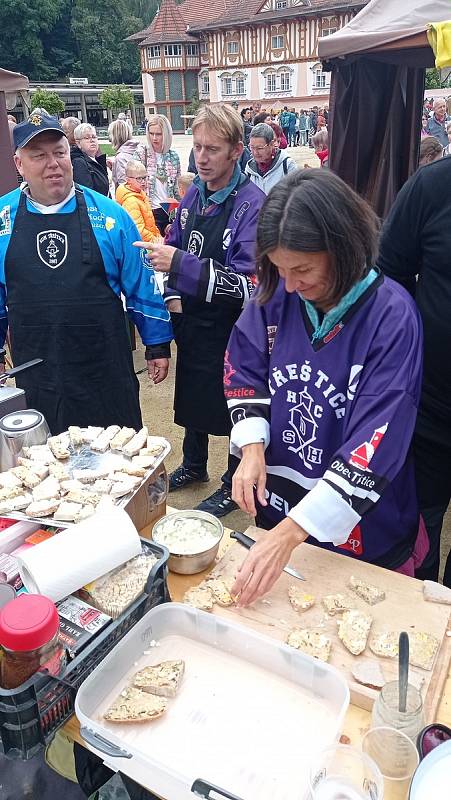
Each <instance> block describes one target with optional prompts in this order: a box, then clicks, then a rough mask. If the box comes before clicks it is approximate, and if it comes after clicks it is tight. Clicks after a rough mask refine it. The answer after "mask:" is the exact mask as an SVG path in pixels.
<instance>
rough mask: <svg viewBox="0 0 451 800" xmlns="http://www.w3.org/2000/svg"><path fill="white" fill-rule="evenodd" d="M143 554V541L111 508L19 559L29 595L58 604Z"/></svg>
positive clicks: (127, 520)
mask: <svg viewBox="0 0 451 800" xmlns="http://www.w3.org/2000/svg"><path fill="white" fill-rule="evenodd" d="M140 552H141V540H140V538H139V534H138V531H137V530H136V528H135V526H134V525H133V522H132V521H131V519H130V517H129V516H128V514H127V513H126V511H124V510H123V509H122V508H117V507H114V506H113V507H111V508H109V509H108V510H102V511H98V512H97V513H96V514H94V515H93V516H92V517H89V518H88V519H86V520H84V521H83V522H80V523H79V524H78V525H74V526H73V527H71V528H67V529H66V530H65V531H62V532H61V533H58V534H57V535H56V536H52V538H51V539H48V540H47V541H45V542H42V543H41V544H38V545H35V546H34V547H31V548H30V549H29V550H26V551H24V552H23V553H20V554H19V555H18V556H17V561H18V563H19V572H20V577H21V578H22V581H23V584H24V586H25V588H26V589H27V590H28V591H29V592H33V593H37V594H45V595H46V596H47V597H50V599H51V600H53V601H54V602H56V601H57V600H62V598H63V597H67V595H69V594H71V593H72V592H75V591H76V590H77V589H80V588H81V587H82V586H84V585H85V584H86V583H89V582H90V581H93V580H95V579H96V578H100V576H101V575H105V573H106V572H109V571H110V570H111V569H114V568H115V567H119V566H120V565H121V564H123V563H124V561H127V560H128V559H129V558H133V556H136V555H138V553H140Z"/></svg>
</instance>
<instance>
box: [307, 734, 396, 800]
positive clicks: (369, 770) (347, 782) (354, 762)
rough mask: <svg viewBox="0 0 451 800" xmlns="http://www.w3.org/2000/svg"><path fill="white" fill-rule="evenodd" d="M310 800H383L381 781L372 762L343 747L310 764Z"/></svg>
mask: <svg viewBox="0 0 451 800" xmlns="http://www.w3.org/2000/svg"><path fill="white" fill-rule="evenodd" d="M309 781H310V782H309V788H310V797H311V800H383V797H384V781H383V778H382V775H381V773H380V771H379V768H378V767H377V765H376V764H375V763H374V761H373V760H372V759H371V758H370V757H369V756H367V755H366V754H365V753H362V752H361V751H360V750H357V749H356V748H355V747H350V746H349V745H346V744H337V745H335V746H332V747H328V748H327V749H326V750H323V752H322V753H320V754H319V755H318V756H317V757H316V758H315V759H314V760H313V762H312V764H311V767H310V775H309Z"/></svg>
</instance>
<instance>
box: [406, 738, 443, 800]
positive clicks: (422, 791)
mask: <svg viewBox="0 0 451 800" xmlns="http://www.w3.org/2000/svg"><path fill="white" fill-rule="evenodd" d="M450 770H451V740H449V741H448V742H443V744H440V745H439V746H438V747H435V748H434V749H433V750H431V752H430V753H428V754H427V756H425V758H423V761H421V762H420V765H419V767H417V769H416V771H415V773H414V776H413V779H412V783H411V786H410V792H409V800H431V798H436V800H447V798H448V797H449V782H448V781H449V775H450ZM447 787H448V788H447Z"/></svg>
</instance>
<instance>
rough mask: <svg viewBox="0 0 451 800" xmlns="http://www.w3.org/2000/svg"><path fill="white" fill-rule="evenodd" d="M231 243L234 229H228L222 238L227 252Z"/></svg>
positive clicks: (223, 246)
mask: <svg viewBox="0 0 451 800" xmlns="http://www.w3.org/2000/svg"><path fill="white" fill-rule="evenodd" d="M231 241H232V229H231V228H226V229H225V231H224V235H223V237H222V249H223V250H227V249H228V248H229V247H230V242H231Z"/></svg>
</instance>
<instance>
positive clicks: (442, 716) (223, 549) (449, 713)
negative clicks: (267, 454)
mask: <svg viewBox="0 0 451 800" xmlns="http://www.w3.org/2000/svg"><path fill="white" fill-rule="evenodd" d="M171 510H175V509H170V508H168V511H171ZM151 532H152V525H149V526H147V527H146V528H144V529H143V530H142V531H141V532H140V535H141V536H142V537H144V538H151ZM230 533H231V531H230V530H229V529H227V528H226V529H225V532H224V536H223V539H222V541H221V544H220V550H219V553H218V558H219V559H223V561H222V563H224V562H227V557H226V558H223V557H224V556H227V554H228V552H229V548H231V547H233V546H234V547H235V548H236V547H239V546H238V545H237V544H236V542H235V541H234V540H233V539H231V538H230ZM300 549H301V548H300ZM315 549H316V548H315ZM245 555H246V552H245V550H244V548H243V550H242V557H243V559H244V558H245ZM331 557H332V558H335V556H334V555H332V556H331ZM336 558H346V557H343V556H336ZM347 560H348V559H347ZM299 568H300V569H302V568H301V566H300V564H299ZM211 569H213V568H210V569H209V570H205V571H204V572H201V573H198V574H197V575H176V574H174V573H172V572H170V573H169V576H168V586H169V591H170V594H171V597H172V600H174V601H176V602H180V601H181V600H182V599H183V595H184V593H185V591H186V590H187V589H189V588H190V587H192V586H195V585H197V584H199V583H200V582H201V581H202V580H203V579H204V578H205V577H206V576H207V574H208V573H209V572H210V571H211ZM372 569H373V570H374V569H378V568H375V567H372ZM304 571H305V569H304ZM382 572H383V573H384V574H386V571H382V570H381V573H382ZM407 580H413V579H407ZM390 581H391V585H393V582H395V584H396V582H398V583H399V586H403V584H402V582H403V581H406V578H405V576H403V575H398V574H397V573H390ZM373 582H374V581H373ZM382 583H383V581H382ZM304 585H305V586H306V587H307V586H308V584H304ZM306 591H308V589H306ZM312 591H313V590H312ZM430 605H431V606H432V607H433V604H430ZM440 608H441V609H442V611H443V606H440ZM222 611H224V609H221V612H222ZM227 611H228V612H229V613H232V612H231V611H229V610H227ZM221 612H220V613H221ZM370 613H371V609H370ZM412 616H413V619H415V608H412ZM237 621H238V622H240V623H241V624H246V623H247V621H246V619H243V618H242V617H237ZM250 624H252V627H255V625H254V622H252V623H250ZM299 624H300V623H299ZM392 624H393V623H392ZM388 625H390V621H388ZM279 638H282V637H279ZM450 644H451V641H450ZM446 652H448V650H446ZM443 669H445V672H444V673H443V675H442V680H441V682H440V683H439V684H438V685H437V697H435V698H433V707H434V709H435V712H434V718H435V721H436V722H440V723H442V724H444V725H448V726H450V727H451V664H450V663H449V661H448V659H447V660H446V664H445V668H443V666H442V671H443ZM438 693H439V694H438ZM359 700H360V698H359ZM362 705H365V703H363V704H362V703H361V702H359V701H357V700H354V702H353V694H352V690H351V703H350V705H349V708H348V711H347V714H346V718H345V722H344V726H343V731H342V737H341V741H342V742H345V743H347V744H352V745H354V746H355V747H359V746H360V742H361V740H362V737H363V735H364V733H365V732H366V731H367V730H368V728H369V725H370V711H369V710H367V709H365V708H364V707H362ZM61 730H62V732H63V734H65V735H66V736H67V737H68V738H69V739H71V740H72V741H76V742H78V743H80V744H81V745H83V746H86V744H85V742H84V741H83V739H82V738H81V736H80V728H79V723H78V720H77V718H76V716H75V715H73V716H72V717H71V718H70V719H69V720H68V721H67V722H66V724H65V725H64V727H63V728H62V729H61ZM162 800H171V798H162ZM387 800H390V798H387Z"/></svg>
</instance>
